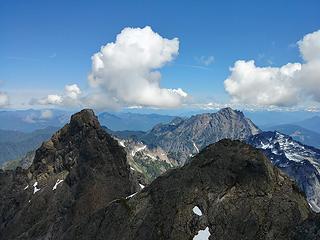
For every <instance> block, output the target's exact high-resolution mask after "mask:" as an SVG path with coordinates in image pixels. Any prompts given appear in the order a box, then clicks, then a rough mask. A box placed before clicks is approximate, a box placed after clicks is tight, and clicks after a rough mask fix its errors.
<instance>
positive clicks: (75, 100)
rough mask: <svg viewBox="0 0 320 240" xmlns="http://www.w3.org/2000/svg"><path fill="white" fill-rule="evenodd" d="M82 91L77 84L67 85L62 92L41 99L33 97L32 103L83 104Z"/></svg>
mask: <svg viewBox="0 0 320 240" xmlns="http://www.w3.org/2000/svg"><path fill="white" fill-rule="evenodd" d="M81 94H82V92H81V90H80V88H79V87H78V85H77V84H71V85H66V86H65V88H64V92H63V93H62V94H49V95H48V96H46V97H44V98H41V99H32V100H31V101H30V104H31V105H59V106H66V107H68V106H77V105H81V99H80V96H81Z"/></svg>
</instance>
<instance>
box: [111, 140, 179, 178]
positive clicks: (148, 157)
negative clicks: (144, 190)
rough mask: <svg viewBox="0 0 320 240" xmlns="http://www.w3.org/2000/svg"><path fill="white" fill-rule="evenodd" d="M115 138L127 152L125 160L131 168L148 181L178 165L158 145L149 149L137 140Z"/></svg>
mask: <svg viewBox="0 0 320 240" xmlns="http://www.w3.org/2000/svg"><path fill="white" fill-rule="evenodd" d="M116 139H117V140H118V142H119V144H120V145H121V146H123V147H124V149H125V151H126V152H127V160H128V163H129V164H130V168H131V170H132V171H137V172H139V173H140V174H142V176H144V178H145V181H146V182H149V183H150V182H151V181H152V180H154V179H155V178H157V177H158V176H160V175H161V174H163V173H165V172H166V171H167V170H169V169H171V168H174V167H177V166H178V163H177V161H175V160H174V159H171V158H170V157H169V156H168V154H167V153H166V152H165V151H164V150H163V149H162V148H160V147H154V148H151V149H150V148H149V147H148V146H147V145H145V144H143V143H142V142H139V141H135V140H132V139H118V138H116Z"/></svg>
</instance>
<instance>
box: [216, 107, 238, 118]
mask: <svg viewBox="0 0 320 240" xmlns="http://www.w3.org/2000/svg"><path fill="white" fill-rule="evenodd" d="M217 113H218V114H222V115H225V116H228V115H229V116H235V115H237V116H239V117H244V114H243V112H241V111H238V110H234V109H232V108H231V107H226V108H222V109H220V110H219V111H218V112H217Z"/></svg>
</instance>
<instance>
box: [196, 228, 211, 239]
mask: <svg viewBox="0 0 320 240" xmlns="http://www.w3.org/2000/svg"><path fill="white" fill-rule="evenodd" d="M210 235H211V234H210V232H209V228H208V227H206V229H205V230H199V231H198V234H197V235H195V236H194V237H193V240H208V239H209V237H210Z"/></svg>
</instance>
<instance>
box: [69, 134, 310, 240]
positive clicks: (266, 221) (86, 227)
mask: <svg viewBox="0 0 320 240" xmlns="http://www.w3.org/2000/svg"><path fill="white" fill-rule="evenodd" d="M195 206H198V207H199V208H200V209H201V211H202V213H203V215H202V216H198V215H196V214H194V213H193V210H192V209H193V208H194V207H195ZM309 216H313V215H312V213H311V211H310V209H309V207H308V204H307V202H306V200H305V198H304V195H303V194H302V193H301V192H300V191H299V189H298V188H297V187H296V185H295V184H294V183H293V182H292V181H291V180H290V179H289V178H288V177H287V176H285V175H284V174H283V173H281V172H280V171H279V170H278V169H277V168H275V167H273V166H272V164H271V163H270V162H269V160H268V159H267V158H266V157H265V156H264V155H263V154H262V153H261V152H260V151H258V150H256V149H254V148H252V147H251V146H249V145H247V144H244V143H241V142H239V141H231V140H222V141H220V142H218V143H216V144H213V145H210V146H208V147H206V148H205V149H204V150H203V151H202V152H201V153H200V154H199V155H197V156H195V157H194V158H193V159H192V161H191V162H190V163H188V164H186V165H185V166H183V167H182V168H179V169H174V170H171V171H169V172H167V173H166V174H165V175H163V176H160V177H158V178H157V179H156V180H155V181H153V182H152V183H151V184H150V185H149V186H147V187H146V188H145V189H143V190H142V191H141V192H139V193H137V194H136V195H135V196H133V197H132V198H129V199H125V198H123V199H120V200H116V201H113V202H112V203H110V205H108V206H106V208H104V209H101V210H99V211H97V212H96V213H95V214H93V215H91V216H89V217H88V218H87V219H83V220H82V222H81V223H80V224H79V225H77V226H74V227H72V228H70V229H69V231H68V232H67V234H66V235H65V236H64V238H63V239H80V240H81V239H110V240H113V239H114V240H115V239H117V240H124V239H139V240H143V239H146V240H147V239H148V240H152V239H166V240H167V239H175V240H179V239H181V240H182V239H183V240H185V239H193V237H194V236H195V235H196V234H197V232H198V231H199V230H201V229H205V228H206V227H208V229H209V231H210V234H211V236H210V238H209V239H218V240H219V239H228V240H233V239H237V240H238V239H280V240H281V239H283V240H284V239H291V238H293V237H295V238H296V239H301V238H299V236H300V235H299V234H300V230H301V229H300V228H299V226H300V225H301V224H305V225H306V226H310V227H313V226H314V225H313V224H314V223H315V221H313V220H310V221H311V222H310V223H309V222H308V221H309V220H308V217H309ZM297 226H298V229H296V227H297ZM303 230H305V231H309V230H310V229H309V228H305V229H303ZM310 233H311V234H314V232H312V231H311V230H310ZM312 236H314V235H312ZM310 239H312V238H310Z"/></svg>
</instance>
